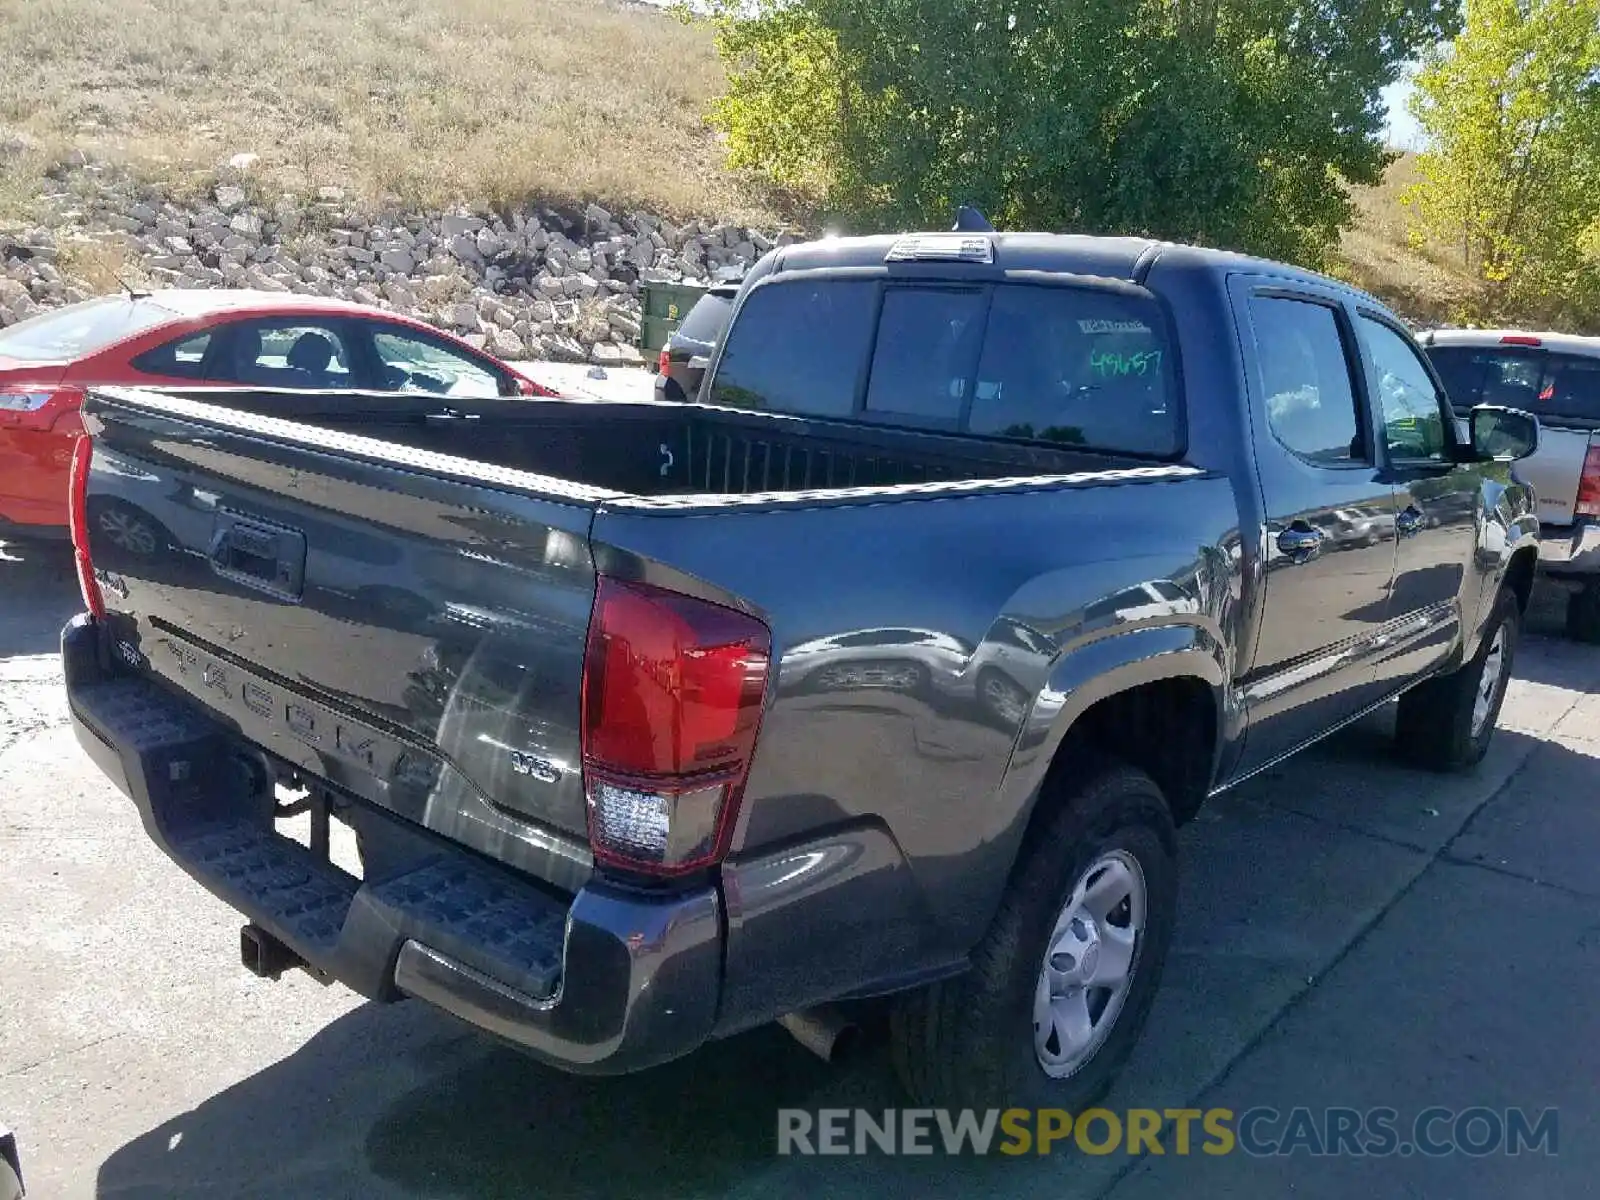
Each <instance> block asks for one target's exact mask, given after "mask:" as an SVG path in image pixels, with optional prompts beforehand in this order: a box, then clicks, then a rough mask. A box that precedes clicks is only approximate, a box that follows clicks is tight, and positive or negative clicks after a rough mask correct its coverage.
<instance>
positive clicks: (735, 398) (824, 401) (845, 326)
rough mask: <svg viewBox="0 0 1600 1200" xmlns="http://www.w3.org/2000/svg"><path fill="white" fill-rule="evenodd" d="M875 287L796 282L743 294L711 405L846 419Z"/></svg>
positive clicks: (867, 337)
mask: <svg viewBox="0 0 1600 1200" xmlns="http://www.w3.org/2000/svg"><path fill="white" fill-rule="evenodd" d="M876 301H877V285H876V284H874V283H871V282H867V281H865V280H862V281H856V280H827V279H803V278H802V279H796V280H792V281H784V282H778V283H769V284H767V285H765V286H763V287H758V288H756V289H755V290H754V291H752V292H751V293H750V295H749V296H748V297H746V299H745V302H744V306H743V308H741V309H740V310H739V319H738V320H737V321H735V322H734V324H733V329H732V330H731V331H730V333H729V335H728V343H727V345H726V346H725V347H724V348H723V351H722V359H721V361H720V362H719V363H718V365H717V374H716V380H715V384H714V387H713V391H712V402H713V403H715V404H727V405H731V406H733V407H735V408H760V409H767V410H770V411H772V412H786V413H798V414H801V415H803V416H813V417H848V416H850V415H851V413H852V412H854V411H855V400H856V389H857V386H858V384H859V381H860V378H861V373H862V369H863V366H864V364H865V361H866V357H867V346H868V344H869V343H870V342H871V340H872V317H873V307H874V305H875V303H876Z"/></svg>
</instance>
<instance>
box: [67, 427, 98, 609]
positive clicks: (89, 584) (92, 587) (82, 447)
mask: <svg viewBox="0 0 1600 1200" xmlns="http://www.w3.org/2000/svg"><path fill="white" fill-rule="evenodd" d="M93 457H94V442H93V441H91V440H90V438H89V435H88V434H86V433H83V434H79V435H78V436H77V437H76V438H74V439H73V442H72V476H71V478H72V482H71V487H70V489H69V490H68V492H67V525H68V527H69V528H70V529H71V531H72V557H73V559H74V561H75V563H76V565H77V568H78V590H79V591H80V592H82V593H83V604H84V607H85V608H87V609H88V610H89V613H90V615H91V616H93V617H95V618H96V619H97V620H98V619H99V618H101V617H103V616H105V615H106V598H105V597H104V596H103V595H101V593H100V582H99V581H98V580H97V579H95V577H94V564H93V563H92V562H90V561H89V461H90V460H91V459H92V458H93Z"/></svg>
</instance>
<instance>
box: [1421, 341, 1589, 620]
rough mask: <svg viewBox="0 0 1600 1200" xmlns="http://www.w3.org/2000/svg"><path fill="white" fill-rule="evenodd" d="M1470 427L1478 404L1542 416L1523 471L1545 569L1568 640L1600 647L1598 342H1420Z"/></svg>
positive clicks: (1519, 472)
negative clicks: (1556, 591) (1562, 605)
mask: <svg viewBox="0 0 1600 1200" xmlns="http://www.w3.org/2000/svg"><path fill="white" fill-rule="evenodd" d="M1418 340H1419V341H1420V342H1421V344H1422V347H1423V349H1424V350H1425V351H1426V352H1427V355H1428V357H1429V359H1431V360H1432V362H1433V366H1434V369H1435V370H1436V371H1438V372H1439V377H1440V379H1442V380H1443V382H1444V386H1445V390H1446V391H1447V392H1448V393H1449V395H1450V400H1451V402H1452V403H1453V404H1454V405H1455V408H1456V412H1457V414H1458V415H1459V416H1460V417H1462V418H1463V419H1464V418H1465V417H1466V415H1467V414H1468V413H1469V412H1470V411H1471V410H1472V409H1473V408H1474V407H1475V406H1476V405H1478V404H1499V405H1504V406H1507V407H1512V408H1518V409H1522V410H1524V411H1527V412H1531V413H1533V414H1534V415H1535V416H1536V417H1538V418H1539V429H1540V434H1539V452H1538V453H1537V454H1535V455H1534V456H1533V457H1532V458H1530V459H1528V461H1527V462H1525V463H1522V464H1521V465H1520V466H1519V467H1518V468H1517V474H1518V476H1519V477H1520V478H1522V479H1526V480H1527V481H1528V483H1529V484H1530V485H1531V486H1532V487H1533V490H1534V492H1535V494H1536V495H1537V496H1538V498H1539V570H1540V572H1541V574H1543V575H1544V576H1545V577H1546V578H1548V579H1549V580H1551V581H1552V583H1554V584H1555V585H1556V586H1558V587H1561V588H1564V589H1565V590H1566V592H1567V634H1568V636H1570V637H1573V638H1576V639H1578V640H1579V641H1584V642H1600V338H1596V337H1575V336H1573V335H1571V334H1561V333H1528V332H1525V331H1522V330H1516V329H1438V330H1428V331H1427V332H1425V333H1423V334H1421V335H1420V336H1419V338H1418Z"/></svg>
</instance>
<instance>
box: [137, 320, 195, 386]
mask: <svg viewBox="0 0 1600 1200" xmlns="http://www.w3.org/2000/svg"><path fill="white" fill-rule="evenodd" d="M210 345H211V334H210V332H209V331H207V332H205V333H194V334H190V335H189V336H188V337H186V338H178V339H177V340H175V341H171V342H167V343H166V344H165V345H162V346H157V347H156V348H155V349H154V350H146V351H145V352H144V353H143V354H141V355H139V357H138V358H136V359H134V360H133V366H134V369H135V370H138V371H142V372H144V373H145V374H146V375H165V376H167V377H168V378H171V379H204V378H205V372H204V371H203V370H202V367H203V364H204V363H205V357H206V349H207V348H208V347H209V346H210Z"/></svg>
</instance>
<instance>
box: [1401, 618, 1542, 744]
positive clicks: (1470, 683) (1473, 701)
mask: <svg viewBox="0 0 1600 1200" xmlns="http://www.w3.org/2000/svg"><path fill="white" fill-rule="evenodd" d="M1521 630H1522V610H1521V609H1520V608H1519V606H1518V605H1517V598H1516V596H1515V595H1514V594H1512V592H1511V591H1509V590H1508V589H1502V590H1501V592H1500V595H1499V597H1498V598H1497V599H1496V600H1495V606H1494V613H1493V614H1492V615H1491V616H1490V618H1489V624H1488V626H1487V627H1486V628H1485V629H1484V631H1483V640H1482V642H1481V643H1480V644H1479V646H1478V652H1477V653H1476V654H1475V655H1473V656H1472V660H1471V661H1470V662H1468V663H1465V664H1463V665H1462V666H1461V667H1458V668H1457V669H1456V670H1454V671H1452V672H1451V673H1450V674H1448V675H1440V676H1437V677H1436V678H1433V679H1430V680H1428V681H1427V682H1426V683H1423V684H1419V685H1418V686H1417V687H1414V688H1412V689H1411V690H1410V691H1409V692H1407V693H1406V694H1405V695H1404V696H1401V697H1400V711H1399V713H1398V715H1397V716H1396V719H1395V737H1396V739H1397V741H1398V744H1399V747H1400V752H1401V753H1402V754H1403V755H1405V757H1406V758H1408V759H1410V760H1411V761H1412V762H1414V763H1416V764H1417V765H1418V766H1421V767H1427V768H1428V769H1430V770H1434V771H1459V770H1462V769H1464V768H1467V767H1471V766H1475V765H1476V764H1477V763H1479V762H1481V761H1482V759H1483V756H1484V755H1485V754H1487V753H1488V752H1489V740H1490V739H1491V738H1492V737H1493V736H1494V727H1495V722H1496V721H1498V720H1499V719H1500V707H1501V705H1502V704H1504V703H1505V698H1506V685H1507V684H1509V683H1510V682H1511V670H1512V666H1513V664H1514V663H1515V661H1516V653H1517V638H1518V635H1519V634H1520V632H1521Z"/></svg>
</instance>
